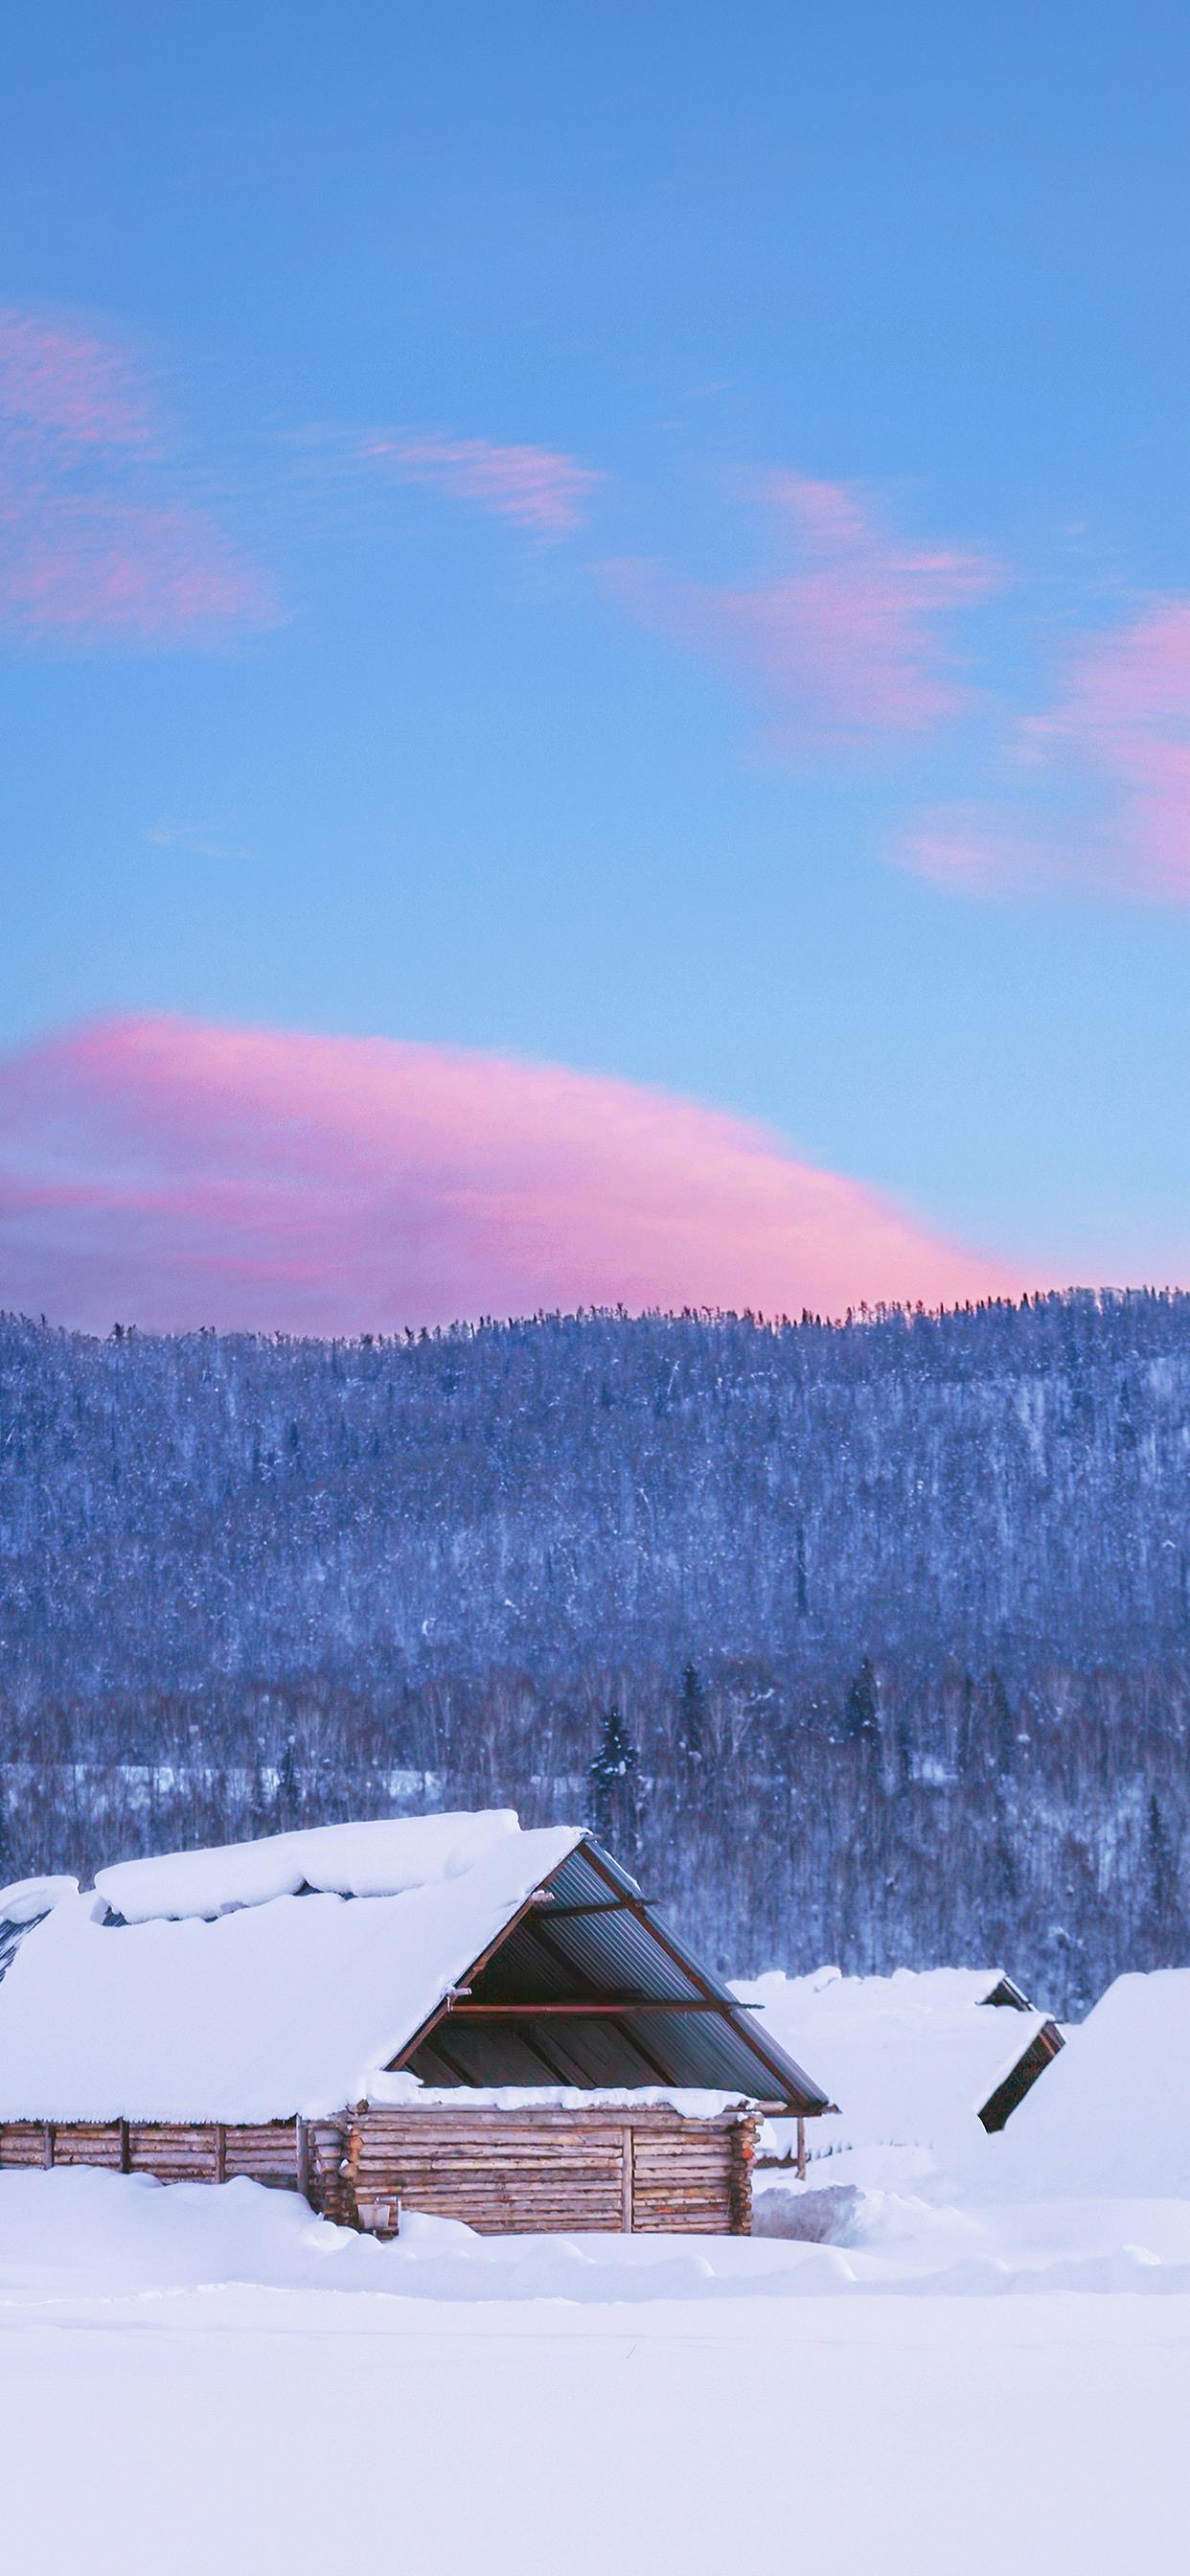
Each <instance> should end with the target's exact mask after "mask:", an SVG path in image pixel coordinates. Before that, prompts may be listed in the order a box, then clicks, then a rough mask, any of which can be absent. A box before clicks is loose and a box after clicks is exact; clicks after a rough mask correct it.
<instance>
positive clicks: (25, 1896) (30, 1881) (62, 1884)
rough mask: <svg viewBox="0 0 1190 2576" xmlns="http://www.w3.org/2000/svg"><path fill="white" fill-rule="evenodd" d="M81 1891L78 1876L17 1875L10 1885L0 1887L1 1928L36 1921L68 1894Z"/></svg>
mask: <svg viewBox="0 0 1190 2576" xmlns="http://www.w3.org/2000/svg"><path fill="white" fill-rule="evenodd" d="M78 1892H79V1883H78V1880H77V1878H18V1879H16V1880H15V1881H14V1883H13V1885H12V1886H11V1887H0V1929H3V1927H4V1926H6V1925H9V1924H10V1925H11V1926H12V1927H13V1929H14V1930H15V1929H16V1927H17V1926H18V1924H26V1923H36V1921H37V1920H38V1917H39V1916H40V1915H42V1914H49V1913H51V1912H52V1910H53V1908H54V1906H55V1905H61V1903H62V1901H63V1899H64V1898H65V1897H67V1896H77V1895H78Z"/></svg>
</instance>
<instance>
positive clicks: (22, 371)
mask: <svg viewBox="0 0 1190 2576" xmlns="http://www.w3.org/2000/svg"><path fill="white" fill-rule="evenodd" d="M0 419H3V420H5V421H7V422H10V423H11V422H23V423H25V424H27V425H28V426H30V427H32V428H33V429H35V430H36V431H37V432H38V434H39V435H40V436H43V437H44V436H47V435H53V436H57V437H60V438H63V439H68V440H71V441H72V442H74V443H75V444H77V445H78V446H82V447H103V448H108V447H131V448H145V447H149V446H150V445H151V444H152V423H151V418H150V407H149V402H148V398H147V395H146V393H145V391H144V389H143V387H142V385H141V383H140V382H139V379H138V376H137V373H136V370H135V368H134V366H133V363H132V360H131V358H130V357H129V355H128V353H127V352H126V351H125V350H124V349H122V348H121V347H120V346H119V345H118V343H117V342H115V341H114V340H111V339H104V338H102V337H100V336H98V335H97V334H96V333H95V332H93V331H91V330H90V329H89V328H88V327H87V326H86V324H78V323H74V322H65V321H55V320H54V319H53V318H51V317H50V316H47V315H45V314H39V313H22V312H20V311H19V310H17V309H15V308H14V307H12V306H9V307H6V308H4V309H0Z"/></svg>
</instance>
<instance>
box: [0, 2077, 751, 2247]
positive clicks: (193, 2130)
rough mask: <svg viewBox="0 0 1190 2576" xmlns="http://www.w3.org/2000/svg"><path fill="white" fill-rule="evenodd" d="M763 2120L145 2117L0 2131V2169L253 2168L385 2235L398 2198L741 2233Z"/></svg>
mask: <svg viewBox="0 0 1190 2576" xmlns="http://www.w3.org/2000/svg"><path fill="white" fill-rule="evenodd" d="M755 2147H756V2121H755V2119H754V2118H753V2117H752V2116H751V2115H750V2114H747V2113H739V2112H729V2113H726V2114H723V2115H721V2116H720V2117H718V2118H716V2119H713V2120H691V2119H683V2118H682V2116H681V2115H680V2113H678V2112H676V2111H670V2110H667V2109H665V2108H662V2107H653V2106H651V2107H649V2108H648V2109H642V2110H640V2111H632V2110H628V2111H623V2110H609V2109H603V2108H600V2109H597V2110H591V2111H565V2110H556V2109H548V2110H541V2111H535V2110H532V2109H524V2110H520V2109H518V2110H515V2111H512V2110H509V2111H504V2110H497V2109H494V2108H484V2109H482V2110H478V2109H477V2110H468V2109H467V2108H466V2106H465V2097H464V2098H463V2099H462V2100H461V2101H460V2106H459V2108H458V2109H457V2110H456V2109H454V2108H444V2107H440V2106H433V2107H427V2108H426V2109H425V2110H421V2109H419V2108H418V2107H417V2106H416V2105H410V2106H408V2107H405V2106H402V2108H401V2109H399V2110H387V2109H382V2108H377V2109H374V2110H373V2109H365V2110H363V2111H361V2112H360V2113H359V2114H357V2116H356V2117H355V2118H354V2119H349V2117H348V2115H347V2114H344V2116H343V2118H342V2119H341V2120H311V2121H309V2122H301V2121H296V2120H274V2121H270V2122H267V2123H264V2124H261V2125H259V2126H256V2127H248V2126H242V2125H241V2126H233V2125H231V2124H224V2123H222V2122H210V2121H208V2122H203V2123H199V2122H193V2121H191V2122H170V2121H146V2120H109V2121H104V2122H95V2121H71V2122H69V2123H66V2122H63V2123H59V2124H54V2123H52V2122H45V2121H41V2120H15V2121H7V2122H0V2171H2V2170H5V2169H15V2168H17V2167H21V2166H24V2167H25V2168H37V2167H41V2166H50V2165H53V2166H58V2165H93V2166H98V2167H102V2168H105V2169H106V2170H107V2171H108V2172H110V2173H134V2174H151V2175H153V2176H154V2177H155V2179H156V2180H157V2181H158V2182H203V2183H212V2182H231V2181H233V2180H234V2179H235V2178H236V2176H237V2175H240V2174H243V2175H247V2176H248V2178H249V2179H250V2180H251V2181H253V2182H260V2183H267V2184H270V2185H271V2186H272V2187H273V2188H274V2189H277V2190H282V2191H304V2192H305V2194H306V2197H307V2198H308V2200H309V2201H310V2203H311V2206H312V2207H313V2208H315V2209H317V2210H320V2211H322V2212H323V2213H324V2214H325V2216H326V2217H328V2218H333V2219H336V2220H338V2221H339V2222H340V2223H345V2224H347V2225H348V2226H355V2227H360V2228H363V2229H365V2230H366V2231H367V2232H369V2233H371V2234H374V2235H379V2236H391V2235H393V2234H395V2232H396V2228H397V2214H398V2204H402V2205H403V2206H404V2207H405V2208H407V2209H417V2210H425V2211H428V2212H429V2213H430V2214H431V2215H432V2216H434V2217H439V2218H461V2219H463V2220H464V2221H465V2222H466V2224H467V2226H469V2227H474V2228H475V2229H477V2231H478V2232H479V2234H480V2235H483V2236H500V2235H517V2234H521V2233H529V2234H540V2233H546V2234H553V2235H569V2234H573V2233H576V2232H581V2233H588V2232H592V2233H596V2234H600V2235H607V2234H621V2233H624V2232H626V2231H630V2230H631V2231H634V2232H636V2233H644V2234H649V2235H661V2234H668V2233H671V2232H674V2231H677V2232H678V2233H683V2234H696V2235H703V2236H746V2235H748V2233H749V2232H750V2229H751V2225H752V2161H753V2157H754V2154H755Z"/></svg>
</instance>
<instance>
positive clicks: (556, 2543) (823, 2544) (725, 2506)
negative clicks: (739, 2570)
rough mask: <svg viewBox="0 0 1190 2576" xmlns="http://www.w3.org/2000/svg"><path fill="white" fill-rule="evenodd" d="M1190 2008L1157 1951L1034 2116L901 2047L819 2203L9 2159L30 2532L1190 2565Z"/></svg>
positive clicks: (39, 2546)
mask: <svg viewBox="0 0 1190 2576" xmlns="http://www.w3.org/2000/svg"><path fill="white" fill-rule="evenodd" d="M872 2000H873V1999H872V1998H869V1999H868V2001H869V2002H871V2001H872ZM876 2000H878V1999H876ZM832 2009H834V2007H833V2006H832ZM846 2009H847V2011H848V2012H850V2010H851V2007H850V2006H847V2007H846ZM914 2009H915V2010H916V2006H914ZM865 2010H866V2007H865ZM990 2018H992V2019H994V2021H996V2022H997V2023H1000V2024H1006V2023H1008V2022H1009V2021H1011V2019H1012V2018H1013V2017H1012V2016H1010V2015H1006V2014H1002V2013H997V2014H995V2015H994V2016H991V2017H990ZM1188 2036H1190V1975H1186V1976H1179V1977H1173V1976H1170V1977H1166V1978H1147V1979H1122V1980H1121V1981H1120V1982H1119V1984H1118V1986H1117V1987H1115V1988H1113V1989H1112V1992H1111V1995H1109V1996H1108V1997H1107V1998H1106V1999H1105V2001H1104V2003H1103V2004H1102V2005H1101V2006H1100V2007H1099V2008H1098V2011H1097V2013H1096V2015H1094V2016H1092V2018H1091V2020H1090V2021H1089V2022H1088V2023H1087V2024H1086V2025H1084V2026H1083V2031H1082V2032H1081V2033H1073V2034H1072V2035H1071V2040H1070V2044H1069V2045H1068V2047H1067V2049H1066V2050H1065V2051H1064V2053H1063V2055H1062V2056H1061V2057H1060V2058H1059V2059H1058V2060H1057V2061H1056V2064H1055V2065H1054V2067H1052V2068H1051V2069H1049V2070H1047V2073H1046V2074H1045V2076H1044V2077H1043V2078H1042V2080H1041V2082H1040V2083H1039V2084H1038V2085H1037V2086H1036V2087H1035V2088H1034V2091H1033V2093H1032V2094H1030V2096H1029V2097H1028V2100H1027V2101H1026V2102H1025V2103H1024V2104H1023V2105H1022V2107H1021V2109H1020V2111H1019V2112H1018V2113H1017V2114H1016V2115H1015V2117H1014V2119H1013V2121H1012V2122H1011V2123H1010V2124H1009V2127H1008V2129H1007V2130H1006V2131H1005V2133H1004V2136H1003V2137H1002V2138H993V2139H988V2138H986V2137H985V2136H984V2133H983V2131H982V2130H981V2129H980V2128H979V2126H978V2123H977V2122H973V2134H972V2130H971V2129H968V2127H967V2126H966V2125H965V2122H966V2120H967V2119H969V2118H970V2117H971V2114H970V2106H969V2105H967V2106H966V2109H965V2116H964V2120H962V2121H959V2122H957V2123H956V2122H955V2120H954V2118H953V2104H952V2101H951V2088H950V2085H949V2083H948V2081H947V2080H946V2079H945V2052H943V2053H942V2054H941V2055H939V2054H938V2053H937V2052H934V2053H933V2054H931V2055H930V2057H929V2063H930V2064H931V2065H934V2064H935V2063H936V2066H937V2070H938V2073H937V2084H938V2092H937V2112H936V2115H935V2114H934V2113H931V2112H930V2111H929V2110H928V2109H926V2108H923V2097H922V2090H921V2086H920V2085H915V2086H914V2087H913V2088H912V2102H909V2100H908V2096H906V2098H905V2102H904V2103H903V2102H902V2101H901V2099H900V2097H899V2096H898V2095H896V2094H895V2092H894V2091H889V2092H888V2093H887V2094H885V2093H884V2092H883V2091H882V2090H881V2089H880V2088H879V2087H877V2086H876V2085H875V2079H874V2076H873V2078H872V2084H873V2089H872V2093H871V2100H870V2104H869V2105H868V2108H867V2109H866V2110H865V2108H864V2103H863V2101H862V2100H861V2099H860V2097H859V2095H858V2093H857V2097H856V2108H855V2110H854V2112H853V2113H852V2115H851V2116H850V2119H849V2124H848V2130H847V2137H846V2141H845V2143H844V2145H843V2149H842V2152H839V2153H836V2154H832V2155H831V2156H829V2157H827V2158H825V2159H824V2160H821V2161H820V2162H819V2163H818V2164H817V2165H816V2166H813V2167H812V2168H811V2174H810V2178H809V2181H808V2182H807V2184H806V2185H805V2186H798V2185H797V2184H796V2182H791V2181H790V2179H789V2177H788V2176H787V2175H778V2176H774V2177H773V2178H772V2181H771V2187H770V2188H769V2189H767V2190H766V2192H765V2194H764V2196H763V2197H764V2208H765V2216H766V2218H767V2219H768V2220H769V2221H770V2222H771V2223H773V2224H787V2225H795V2226H799V2227H802V2228H812V2229H813V2230H814V2232H815V2233H816V2234H817V2235H818V2236H819V2237H821V2238H822V2239H824V2241H819V2242H811V2241H805V2240H804V2239H795V2238H792V2237H787V2236H782V2235H761V2236H758V2237H755V2238H753V2239H752V2240H750V2241H748V2240H738V2239H737V2240H730V2239H706V2238H704V2239H694V2238H671V2239H668V2240H663V2239H656V2238H653V2239H650V2238H647V2237H638V2238H628V2239H622V2238H616V2237H587V2238H568V2239H556V2238H548V2237H523V2238H512V2239H508V2238H506V2239H497V2240H486V2241H485V2240H480V2239H478V2238H475V2237H473V2236H471V2235H469V2233H468V2231H467V2230H466V2229H465V2228H459V2227H454V2226H451V2225H450V2224H448V2223H443V2222H440V2221H434V2220H430V2219H419V2218H413V2219H410V2220H408V2221H407V2231H406V2233H405V2234H404V2235H403V2236H402V2238H401V2240H400V2242H399V2243H397V2244H394V2245H387V2246H381V2245H378V2244H376V2243H374V2242H373V2241H372V2240H370V2239H365V2238H359V2237H355V2236H353V2235H350V2234H348V2233H346V2232H345V2231H342V2230H338V2229H335V2228H332V2227H329V2226H327V2225H326V2224H325V2223H324V2222H322V2221H321V2220H318V2219H315V2218H313V2217H312V2216H311V2214H310V2212H309V2211H308V2210H307V2209H306V2208H305V2207H304V2205H303V2204H302V2203H300V2202H299V2201H298V2200H297V2199H296V2198H295V2197H293V2196H291V2195H289V2194H285V2193H281V2192H265V2191H261V2190H260V2189H258V2188H257V2187H256V2186H255V2185H254V2184H251V2183H247V2182H233V2183H230V2184H227V2185H226V2186H224V2187H223V2188H222V2189H219V2190H215V2189H210V2188H203V2187H201V2186H200V2187H195V2186H186V2185H183V2186H178V2187H175V2188H174V2189H170V2190H167V2189H164V2188H162V2187H161V2186H159V2185H157V2184H155V2183H151V2182H147V2181H144V2180H141V2179H133V2178H121V2177H120V2176H118V2175H114V2174H102V2173H87V2172H84V2171H79V2170H74V2171H61V2172H57V2173H49V2174H43V2173H28V2174H6V2175H0V2545H2V2547H3V2551H4V2557H5V2560H6V2562H8V2563H11V2564H13V2565H20V2566H22V2567H28V2566H32V2565H34V2564H36V2565H37V2566H38V2567H40V2568H42V2569H44V2570H46V2571H47V2576H59V2571H61V2576H76V2571H77V2570H79V2569H84V2568H85V2569H86V2571H87V2576H117V2571H119V2576H135V2571H137V2570H140V2569H142V2568H143V2569H152V2570H154V2571H156V2570H157V2569H167V2570H168V2576H212V2571H213V2570H216V2569H217V2570H219V2571H220V2576H241V2571H243V2576H273V2571H276V2576H282V2571H284V2576H328V2571H329V2570H330V2569H331V2568H332V2567H334V2566H338V2565H339V2564H341V2563H344V2562H345V2561H350V2562H351V2563H356V2562H358V2561H360V2560H361V2559H363V2558H367V2559H371V2558H373V2557H374V2556H376V2555H377V2554H378V2553H380V2554H381V2555H383V2556H385V2557H387V2555H388V2554H389V2553H390V2552H395V2553H397V2557H398V2562H399V2564H400V2565H401V2566H402V2567H412V2568H414V2569H415V2570H418V2571H423V2570H433V2571H435V2576H437V2571H444V2576H455V2571H456V2570H458V2571H463V2570H466V2571H468V2576H469V2571H471V2570H472V2569H475V2570H482V2571H483V2576H506V2571H508V2576H511V2571H513V2570H514V2569H515V2570H516V2571H518V2576H535V2571H537V2570H539V2569H540V2570H541V2571H542V2576H545V2571H547V2570H548V2571H549V2576H557V2570H558V2569H559V2568H560V2567H564V2568H565V2569H566V2570H567V2571H568V2576H569V2571H570V2570H574V2571H576V2576H587V2571H591V2576H594V2571H595V2570H596V2569H598V2570H599V2571H601V2576H606V2570H607V2568H608V2566H609V2564H610V2563H611V2562H612V2561H613V2560H620V2561H622V2562H623V2563H625V2564H627V2565H629V2566H631V2567H633V2568H646V2567H647V2568H649V2569H650V2570H652V2571H658V2576H669V2571H670V2570H673V2571H675V2576H677V2571H680V2576H703V2571H704V2570H705V2571H707V2576H710V2571H711V2570H714V2571H715V2576H722V2570H723V2568H724V2566H725V2564H727V2563H730V2562H731V2561H732V2560H734V2559H741V2560H742V2562H743V2563H746V2564H748V2565H750V2566H752V2565H767V2564H769V2563H770V2562H776V2561H778V2560H781V2561H794V2560H798V2561H800V2560H802V2559H808V2560H810V2561H811V2562H812V2561H813V2560H815V2559H821V2560H823V2561H824V2562H826V2563H828V2564H829V2565H830V2566H831V2567H832V2568H833V2569H835V2570H837V2571H839V2576H869V2571H870V2570H871V2569H873V2568H880V2569H881V2570H883V2571H886V2576H959V2571H963V2576H993V2571H994V2576H1004V2570H1005V2568H1006V2567H1007V2568H1008V2569H1009V2570H1010V2571H1011V2576H1075V2572H1076V2571H1077V2576H1108V2571H1109V2570H1110V2571H1111V2576H1119V2571H1120V2570H1121V2569H1128V2570H1143V2571H1144V2576H1175V2571H1176V2576H1183V2570H1184V2569H1185V2567H1186V2564H1187V2559H1188V2554H1190V2553H1188V2546H1187V2539H1188V2534H1190V2444H1188V2442H1187V2436H1186V2425H1187V2423H1188V2422H1190V2100H1188V2090H1190V2046H1188V2045H1187V2039H1188ZM806 2053H807V2057H809V2056H810V2051H809V2050H808V2049H807V2052H806ZM891 2054H892V2055H895V2057H896V2062H897V2065H898V2068H899V2069H900V2068H901V2066H902V2052H900V2051H897V2052H892V2053H891ZM811 2062H812V2063H816V2061H814V2060H813V2059H811ZM890 2062H891V2056H890ZM864 2063H865V2066H866V2067H869V2068H870V2067H872V2066H874V2064H875V2060H874V2058H872V2057H871V2056H870V2055H867V2054H866V2055H865V2060H864ZM922 2063H923V2066H924V2065H925V2063H926V2057H925V2055H923V2059H922ZM1122 2069H1125V2070H1126V2072H1127V2106H1128V2107H1127V2116H1125V2115H1124V2113H1123V2112H1122V2111H1121V2109H1120V2105H1119V2093H1120V2086H1121V2070H1122ZM933 2080H934V2079H933V2078H931V2081H933ZM966 2080H967V2079H966V2075H965V2074H964V2077H963V2081H964V2083H966ZM898 2081H899V2082H900V2081H901V2075H900V2074H899V2075H898ZM923 2081H924V2078H923ZM878 2094H879V2098H877V2096H878Z"/></svg>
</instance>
